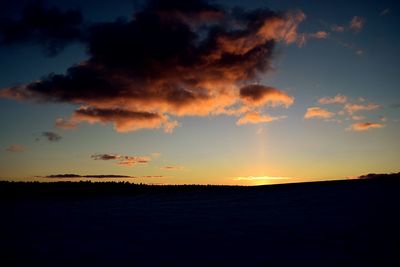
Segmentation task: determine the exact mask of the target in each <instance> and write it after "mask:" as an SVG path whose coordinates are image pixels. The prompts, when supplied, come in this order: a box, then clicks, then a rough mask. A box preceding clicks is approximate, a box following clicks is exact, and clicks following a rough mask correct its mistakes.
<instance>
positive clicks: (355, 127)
mask: <svg viewBox="0 0 400 267" xmlns="http://www.w3.org/2000/svg"><path fill="white" fill-rule="evenodd" d="M383 127H385V125H384V124H381V123H374V122H362V123H355V124H352V125H350V127H349V128H347V130H348V131H356V132H362V131H367V130H370V129H378V128H383Z"/></svg>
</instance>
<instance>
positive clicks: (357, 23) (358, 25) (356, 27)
mask: <svg viewBox="0 0 400 267" xmlns="http://www.w3.org/2000/svg"><path fill="white" fill-rule="evenodd" d="M364 25H365V19H364V18H362V17H359V16H354V17H353V18H352V19H351V21H350V24H349V27H350V29H352V30H353V31H356V32H359V31H361V30H362V28H363V27H364Z"/></svg>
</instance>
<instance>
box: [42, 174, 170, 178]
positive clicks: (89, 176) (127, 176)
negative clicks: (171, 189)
mask: <svg viewBox="0 0 400 267" xmlns="http://www.w3.org/2000/svg"><path fill="white" fill-rule="evenodd" d="M37 177H39V178H49V179H79V178H89V179H90V178H93V179H130V178H132V179H138V178H164V177H166V176H163V175H143V176H132V175H119V174H87V175H80V174H74V173H65V174H51V175H46V176H37Z"/></svg>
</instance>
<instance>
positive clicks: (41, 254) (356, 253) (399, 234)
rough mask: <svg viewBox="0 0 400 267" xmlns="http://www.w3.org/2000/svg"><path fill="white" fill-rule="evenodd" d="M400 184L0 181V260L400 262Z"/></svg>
mask: <svg viewBox="0 0 400 267" xmlns="http://www.w3.org/2000/svg"><path fill="white" fill-rule="evenodd" d="M399 190H400V179H362V180H350V181H336V182H319V183H303V184H291V185H276V186H259V187H213V186H208V187H207V186H203V187H196V186H181V187H179V186H175V187H159V186H131V185H122V184H93V183H91V184H89V183H74V184H72V183H54V184H27V183H24V184H18V183H0V194H1V195H0V203H1V204H0V208H1V212H2V217H1V219H0V221H1V222H0V226H1V228H0V229H1V230H0V236H1V238H0V249H1V250H0V251H1V252H2V253H1V254H3V256H1V258H0V265H1V266H4V267H8V266H96V267H99V266H174V267H175V266H207V267H209V266H400V254H399V251H400V227H399V226H400V216H399V210H400V209H399V204H400V195H399Z"/></svg>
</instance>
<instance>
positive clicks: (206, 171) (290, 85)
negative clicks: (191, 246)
mask: <svg viewBox="0 0 400 267" xmlns="http://www.w3.org/2000/svg"><path fill="white" fill-rule="evenodd" d="M399 12H400V5H399V3H398V2H397V1H334V2H333V1H332V3H331V2H326V1H300V0H299V1H278V0H276V1H274V0H271V1H261V0H259V1H255V0H253V1H222V0H221V1H213V2H211V1H202V0H195V1H177V0H171V1H157V0H151V1H150V0H149V1H145V0H143V1H129V0H126V1H119V2H118V4H116V3H115V1H100V2H98V1H75V0H74V1H49V2H46V1H41V2H38V1H35V2H32V1H1V4H0V22H1V23H0V124H1V125H2V127H1V131H0V148H1V150H0V177H2V178H1V179H3V180H15V181H59V180H71V181H76V180H88V179H90V180H94V181H110V180H112V181H130V182H135V183H149V184H228V185H234V184H238V185H260V184H276V183H292V182H303V181H319V180H334V179H348V178H354V177H357V176H359V175H363V174H367V173H391V172H398V171H399V169H400V168H399V167H400V142H399V133H400V90H398V84H399V82H400V68H399V67H398V59H399V58H400V35H399V34H398V26H399V25H400V16H399Z"/></svg>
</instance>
